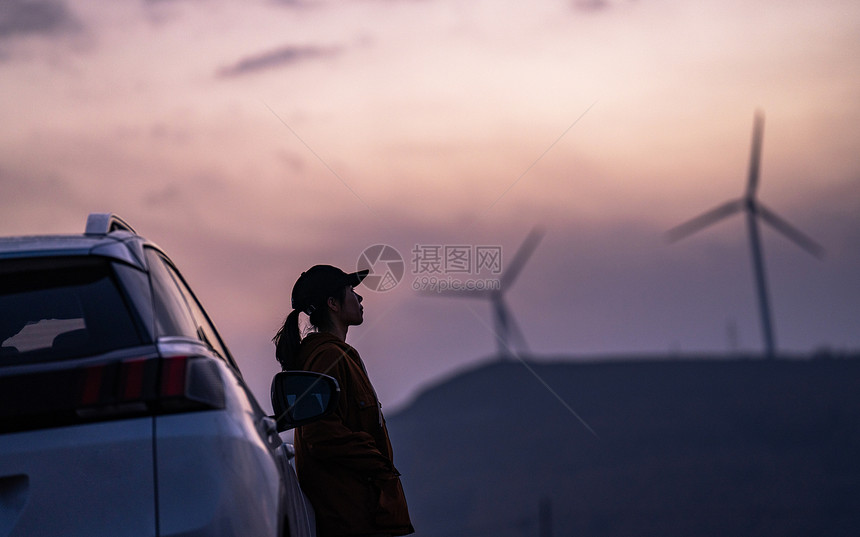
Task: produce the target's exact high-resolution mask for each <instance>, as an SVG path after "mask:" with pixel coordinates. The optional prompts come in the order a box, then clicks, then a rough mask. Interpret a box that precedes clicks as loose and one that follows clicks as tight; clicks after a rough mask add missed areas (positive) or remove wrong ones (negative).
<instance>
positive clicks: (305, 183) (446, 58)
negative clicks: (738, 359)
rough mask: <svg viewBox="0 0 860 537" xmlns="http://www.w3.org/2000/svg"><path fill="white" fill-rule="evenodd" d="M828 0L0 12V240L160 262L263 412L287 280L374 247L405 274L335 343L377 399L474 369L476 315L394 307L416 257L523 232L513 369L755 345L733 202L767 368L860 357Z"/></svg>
mask: <svg viewBox="0 0 860 537" xmlns="http://www.w3.org/2000/svg"><path fill="white" fill-rule="evenodd" d="M858 58H860V4H858V3H857V2H854V1H824V2H799V1H789V2H784V1H780V2H777V1H767V2H753V3H750V2H734V1H728V2H726V1H708V2H696V3H689V2H678V1H668V0H657V1H646V0H643V1H637V2H622V1H617V2H616V1H611V0H605V1H601V0H595V1H587V0H585V1H582V2H570V1H568V2H551V1H544V0H541V1H538V2H532V3H524V2H498V1H494V2H480V1H469V2H462V1H453V0H427V1H421V2H417V1H394V2H390V1H373V0H367V1H357V2H313V1H301V0H298V1H295V2H290V1H282V2H279V1H275V0H260V1H253V2H241V3H240V2H227V1H221V0H212V1H205V0H199V1H192V0H188V1H156V2H142V1H139V2H132V1H124V2H95V1H91V2H87V1H83V2H74V3H71V2H69V3H65V2H61V1H58V0H39V1H22V0H7V1H5V2H4V3H3V5H2V6H0V118H2V125H3V127H2V128H0V210H2V214H3V218H2V220H0V234H3V235H13V234H31V233H43V232H79V231H81V230H82V229H83V224H84V221H85V218H86V215H87V214H88V213H89V212H93V211H113V212H116V213H118V214H120V215H122V216H123V217H124V218H126V219H127V220H128V221H130V222H131V223H132V225H134V226H135V227H136V228H137V229H138V231H139V232H141V233H142V234H144V235H146V236H147V237H149V238H151V239H152V240H154V241H155V242H157V243H158V244H160V245H161V246H162V247H164V248H165V249H166V250H167V251H168V253H169V254H170V255H171V256H172V257H173V258H174V260H175V261H176V262H177V263H178V264H179V266H180V269H182V270H183V272H184V273H185V274H186V276H187V277H188V279H189V280H190V281H191V283H192V286H193V287H194V288H195V289H196V290H197V292H198V294H199V295H200V297H201V298H202V300H203V301H204V303H205V304H206V305H207V307H208V309H209V310H210V312H211V313H212V315H213V317H214V318H215V319H216V322H217V324H218V325H219V326H220V328H221V330H222V332H224V334H225V336H226V339H227V341H228V344H229V345H230V346H231V348H232V350H233V352H234V354H235V355H236V356H237V358H238V360H239V362H240V364H241V365H242V367H243V368H244V369H245V370H246V376H248V377H249V378H251V380H252V383H253V384H254V387H255V390H256V391H257V392H258V394H259V395H260V398H261V399H262V400H266V399H267V396H266V392H267V385H268V381H269V378H270V375H271V374H272V373H273V372H274V371H275V367H274V361H273V359H272V357H271V353H272V349H271V344H270V343H269V339H270V338H271V336H272V334H273V333H274V331H275V330H276V328H277V326H278V324H279V323H280V321H281V319H282V317H283V316H284V315H285V314H286V313H287V312H286V307H287V303H288V301H287V297H288V295H289V290H290V287H291V285H292V283H293V281H294V280H295V278H296V277H297V276H298V274H299V273H300V272H301V271H302V270H304V269H305V268H307V267H308V266H310V265H312V264H315V263H319V262H324V263H332V264H337V265H341V266H343V267H344V268H352V267H354V266H355V263H356V260H357V259H358V256H359V254H360V253H361V252H362V250H364V249H365V248H366V247H368V246H371V245H374V244H390V245H392V246H393V247H395V248H396V249H397V250H398V251H399V252H400V253H401V254H402V255H403V257H404V258H405V260H406V263H407V265H408V266H407V274H406V278H405V279H404V281H403V282H401V284H400V285H399V286H398V287H397V288H395V289H393V290H391V291H388V292H386V293H375V292H372V291H368V292H366V293H365V295H366V301H365V305H366V313H367V318H368V321H367V323H366V324H365V325H364V326H361V327H357V328H354V329H353V330H352V331H351V332H350V340H351V342H352V343H354V344H355V346H356V347H357V348H358V349H359V350H360V351H361V352H362V355H363V356H365V359H366V361H367V362H368V367H369V368H370V370H371V374H372V376H373V377H374V378H375V379H377V384H378V388H379V391H380V395H381V397H382V399H383V401H389V402H390V404H391V405H392V406H397V405H399V404H403V403H404V402H405V401H407V400H408V398H409V397H410V395H411V394H412V393H413V392H414V390H415V389H416V387H419V386H421V385H422V384H425V383H427V382H430V381H432V380H433V379H436V378H439V377H440V376H442V375H446V374H449V373H450V372H451V371H453V370H455V369H457V368H458V367H460V366H463V365H466V364H469V363H473V362H474V361H475V360H478V359H481V358H484V357H486V356H488V355H489V354H491V353H492V352H493V351H494V350H495V344H494V340H493V335H492V331H491V329H490V327H491V326H492V324H491V317H490V310H489V306H488V305H486V304H482V303H480V302H474V301H466V300H457V301H452V300H428V299H425V298H421V297H419V296H417V295H416V294H415V293H414V292H413V291H412V290H411V286H410V285H409V284H410V283H411V282H412V281H414V278H415V277H418V276H420V274H415V273H413V271H412V267H411V263H410V259H409V257H410V252H411V250H412V249H413V248H414V246H415V245H417V244H423V245H434V244H435V245H452V244H459V245H481V244H483V245H498V246H501V247H503V252H504V255H506V256H507V257H506V259H508V260H509V259H510V256H512V255H513V252H514V251H515V250H516V248H517V247H518V245H519V243H520V241H522V240H523V238H524V237H525V236H526V234H527V233H528V231H529V230H530V229H531V228H532V227H533V226H534V225H542V226H544V228H545V229H546V232H547V233H546V236H545V239H544V241H543V242H542V243H541V245H540V246H539V248H538V249H537V251H536V252H535V254H534V257H533V258H532V260H531V262H530V263H529V265H528V266H527V267H526V268H525V270H524V271H523V273H522V274H521V275H520V278H519V279H518V280H517V281H516V282H515V285H514V286H513V287H512V288H511V289H510V293H509V294H508V295H507V298H508V302H509V304H510V306H511V309H512V310H513V311H514V314H515V316H516V317H517V319H518V322H519V324H520V325H521V327H522V328H523V331H524V332H525V335H526V338H527V339H528V341H529V345H530V348H531V349H532V351H533V352H535V353H536V354H537V355H539V356H546V357H549V356H559V355H572V356H592V355H607V354H614V353H649V354H651V353H666V352H667V351H672V352H725V351H726V349H727V345H728V343H727V335H726V327H727V325H729V324H731V323H735V324H736V325H737V333H738V345H739V346H740V348H741V349H745V350H758V349H760V348H761V336H760V331H759V326H758V317H757V311H756V309H755V307H756V305H755V302H754V299H753V296H754V295H753V286H752V275H751V273H750V267H749V260H748V252H747V250H748V247H747V245H746V237H745V230H744V228H743V222H742V219H741V218H738V217H736V218H734V219H732V220H731V221H727V222H723V223H721V224H720V225H719V226H718V227H715V228H714V229H710V230H707V231H705V232H702V233H701V234H700V235H697V236H695V237H691V238H689V239H687V240H686V241H684V242H682V243H679V244H676V245H672V246H669V245H667V244H666V242H665V240H664V237H663V232H664V231H665V230H667V229H668V228H670V227H672V226H673V225H676V224H678V223H680V222H682V221H684V220H685V219H687V218H691V217H693V216H695V215H697V214H699V213H701V212H703V211H705V210H707V209H709V208H711V207H713V206H715V205H717V204H719V203H721V202H723V201H727V200H729V199H732V198H735V197H738V196H740V195H741V194H742V192H743V189H744V186H745V174H746V169H747V164H748V158H749V145H750V131H751V128H752V118H753V112H754V110H755V109H756V108H761V109H763V110H764V112H765V114H766V117H767V119H766V125H765V135H764V151H763V167H762V186H761V190H760V194H761V199H762V200H763V201H764V202H765V203H767V204H768V205H769V206H770V207H771V208H773V209H774V210H776V211H777V212H778V213H780V214H781V215H782V216H784V217H786V218H787V219H789V220H790V221H791V222H792V223H793V224H795V225H796V226H798V227H799V228H801V229H803V230H804V231H805V232H807V233H809V234H810V235H812V236H813V237H814V238H816V239H817V240H818V241H819V242H821V243H822V244H823V245H824V247H825V248H826V249H827V257H826V258H825V259H824V260H823V261H817V260H815V259H812V258H810V257H809V256H807V255H806V253H804V252H803V251H801V250H799V249H798V248H796V247H795V245H793V244H791V243H789V242H788V241H785V240H784V239H783V238H781V237H779V236H777V235H776V234H774V233H771V232H769V231H765V234H764V241H765V254H766V256H767V267H768V274H769V277H770V287H771V295H772V307H773V312H774V318H775V325H776V335H777V342H778V345H779V348H780V349H782V350H785V351H792V352H811V351H813V350H815V349H817V348H820V347H822V346H830V347H832V348H834V349H855V350H856V349H858V347H860V306H858V303H860V246H858V245H860V160H858V158H857V155H858V154H860V104H858V103H860V60H858Z"/></svg>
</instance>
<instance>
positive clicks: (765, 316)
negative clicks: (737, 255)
mask: <svg viewBox="0 0 860 537" xmlns="http://www.w3.org/2000/svg"><path fill="white" fill-rule="evenodd" d="M763 132H764V114H763V113H762V112H761V111H760V110H756V112H755V117H754V121H753V135H752V151H751V154H750V165H749V176H748V179H747V189H746V193H745V194H744V196H743V197H742V198H740V199H736V200H732V201H729V202H726V203H723V204H722V205H719V206H717V207H716V208H714V209H711V210H710V211H707V212H705V213H704V214H702V215H700V216H697V217H696V218H693V219H692V220H689V221H687V222H685V223H683V224H681V225H680V226H677V227H675V228H672V229H671V230H669V231H668V233H667V236H668V238H669V240H670V241H671V242H676V241H679V240H681V239H683V238H684V237H687V236H689V235H692V234H693V233H696V232H697V231H699V230H701V229H704V228H706V227H708V226H710V225H711V224H714V223H716V222H719V221H720V220H723V219H725V218H728V217H729V216H732V215H734V214H735V213H739V212H745V213H746V221H747V232H748V234H749V242H750V254H751V257H752V264H753V274H754V276H755V284H756V292H757V295H758V305H759V314H760V316H761V328H762V333H763V337H764V347H765V356H766V357H768V358H773V357H774V356H775V353H776V340H775V338H774V335H773V324H772V322H771V315H770V301H769V297H768V291H767V280H766V278H765V271H764V258H763V255H762V246H761V238H760V234H759V226H758V222H759V219H761V220H763V221H764V222H765V223H766V224H768V225H770V226H771V227H773V228H774V229H775V230H776V231H778V232H780V233H782V234H783V235H784V236H785V237H786V238H788V239H789V240H791V241H792V242H794V243H795V244H797V245H798V246H800V247H801V248H803V249H804V250H806V251H807V252H809V253H810V254H812V255H813V256H815V257H817V258H819V259H820V258H821V257H823V255H824V249H823V248H822V247H821V246H820V245H819V244H818V243H816V242H815V241H814V240H812V239H811V238H809V237H808V236H807V235H805V234H804V233H802V232H801V231H800V230H798V229H797V228H795V227H794V226H792V225H791V224H789V223H788V222H787V221H786V220H785V219H783V218H782V217H780V216H779V215H777V214H776V213H775V212H773V211H772V210H770V209H768V208H767V207H765V205H764V204H762V203H761V202H760V201H758V198H757V197H756V194H757V192H758V185H759V170H760V167H761V145H762V135H763Z"/></svg>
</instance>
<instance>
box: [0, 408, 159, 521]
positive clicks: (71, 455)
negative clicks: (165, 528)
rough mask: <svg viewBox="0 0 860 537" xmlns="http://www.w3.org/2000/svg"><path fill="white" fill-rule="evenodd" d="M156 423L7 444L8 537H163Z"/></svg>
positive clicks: (3, 492)
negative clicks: (157, 513) (158, 512)
mask: <svg viewBox="0 0 860 537" xmlns="http://www.w3.org/2000/svg"><path fill="white" fill-rule="evenodd" d="M152 420H153V418H151V417H142V418H135V419H126V420H118V421H108V422H101V423H92V424H86V425H76V426H71V427H58V428H51V429H40V430H35V431H24V432H17V433H11V434H6V435H3V436H2V437H0V439H2V440H0V535H4V536H8V537H32V536H35V535H46V536H49V535H50V536H54V535H56V536H59V535H62V536H64V537H92V536H94V535H110V536H111V537H151V536H153V535H156V519H155V500H154V499H155V490H154V481H153V471H154V461H153V459H152V434H153V432H152V427H153V421H152ZM81 520H86V524H85V525H82V524H81Z"/></svg>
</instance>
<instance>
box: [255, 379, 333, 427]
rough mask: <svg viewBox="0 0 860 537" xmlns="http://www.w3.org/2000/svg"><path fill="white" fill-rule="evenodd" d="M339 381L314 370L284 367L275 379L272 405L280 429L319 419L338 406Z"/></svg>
mask: <svg viewBox="0 0 860 537" xmlns="http://www.w3.org/2000/svg"><path fill="white" fill-rule="evenodd" d="M339 395H340V386H338V384H337V381H336V380H335V379H334V378H332V377H330V376H328V375H323V374H322V373H315V372H313V371H283V372H281V373H278V374H276V375H275V378H273V379H272V408H273V409H274V411H275V420H276V421H277V423H278V432H282V431H287V430H289V429H292V428H294V427H298V426H300V425H304V424H306V423H310V422H312V421H316V420H318V419H319V418H321V417H323V416H325V415H327V414H330V413H331V412H333V411H334V409H335V408H337V401H338V396H339Z"/></svg>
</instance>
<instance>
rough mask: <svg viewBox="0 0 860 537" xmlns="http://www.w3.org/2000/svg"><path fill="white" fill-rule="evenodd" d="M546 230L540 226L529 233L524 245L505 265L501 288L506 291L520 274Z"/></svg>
mask: <svg viewBox="0 0 860 537" xmlns="http://www.w3.org/2000/svg"><path fill="white" fill-rule="evenodd" d="M543 235H544V231H543V230H542V229H540V228H534V229H532V230H531V232H530V233H529V234H528V236H527V237H526V238H525V240H524V241H523V243H522V245H520V248H519V250H517V252H516V253H515V254H514V257H513V259H512V260H511V262H510V264H509V265H508V266H507V267H505V272H504V274H502V277H501V280H500V282H499V284H500V288H501V290H502V291H503V292H504V291H506V290H507V288H508V287H509V286H510V285H511V283H513V281H514V280H515V279H516V278H517V276H519V274H520V271H522V270H523V267H524V266H525V264H526V262H527V261H528V260H529V258H530V257H531V256H532V254H533V253H534V251H535V248H537V245H538V243H540V241H541V239H542V238H543Z"/></svg>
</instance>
